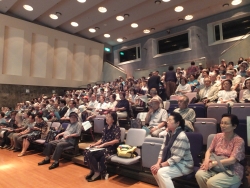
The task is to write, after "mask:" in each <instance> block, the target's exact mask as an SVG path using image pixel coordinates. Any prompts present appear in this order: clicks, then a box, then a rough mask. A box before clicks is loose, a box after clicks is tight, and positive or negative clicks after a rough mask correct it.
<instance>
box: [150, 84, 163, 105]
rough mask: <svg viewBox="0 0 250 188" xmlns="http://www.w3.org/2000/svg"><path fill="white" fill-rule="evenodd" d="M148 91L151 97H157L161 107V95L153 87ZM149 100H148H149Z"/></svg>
mask: <svg viewBox="0 0 250 188" xmlns="http://www.w3.org/2000/svg"><path fill="white" fill-rule="evenodd" d="M149 93H150V95H151V97H152V99H157V100H159V101H160V107H161V108H163V102H162V99H161V97H160V96H159V95H158V94H157V90H156V89H155V88H152V89H150V91H149ZM152 99H151V100H152ZM151 100H149V102H150V101H151Z"/></svg>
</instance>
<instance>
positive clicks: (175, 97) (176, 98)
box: [170, 95, 179, 101]
mask: <svg viewBox="0 0 250 188" xmlns="http://www.w3.org/2000/svg"><path fill="white" fill-rule="evenodd" d="M170 100H171V101H173V100H176V101H178V100H179V95H171V96H170Z"/></svg>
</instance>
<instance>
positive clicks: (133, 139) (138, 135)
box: [126, 128, 146, 146]
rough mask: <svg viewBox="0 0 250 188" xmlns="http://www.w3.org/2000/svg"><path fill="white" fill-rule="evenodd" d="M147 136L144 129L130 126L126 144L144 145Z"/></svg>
mask: <svg viewBox="0 0 250 188" xmlns="http://www.w3.org/2000/svg"><path fill="white" fill-rule="evenodd" d="M145 137H146V131H145V130H144V129H133V128H130V129H129V130H128V133H127V138H126V144H128V145H130V146H142V144H143V142H144V140H145Z"/></svg>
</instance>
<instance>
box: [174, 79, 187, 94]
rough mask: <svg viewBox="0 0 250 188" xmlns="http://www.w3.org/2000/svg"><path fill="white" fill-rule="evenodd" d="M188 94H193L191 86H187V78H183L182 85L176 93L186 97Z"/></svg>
mask: <svg viewBox="0 0 250 188" xmlns="http://www.w3.org/2000/svg"><path fill="white" fill-rule="evenodd" d="M188 92H191V86H190V85H189V84H187V79H186V78H184V77H181V80H180V84H179V85H178V87H177V89H176V91H175V93H176V94H180V95H185V94H186V93H188Z"/></svg>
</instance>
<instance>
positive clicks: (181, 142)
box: [158, 131, 194, 171]
mask: <svg viewBox="0 0 250 188" xmlns="http://www.w3.org/2000/svg"><path fill="white" fill-rule="evenodd" d="M168 134H170V133H169V132H168ZM174 134H175V133H174ZM165 141H166V136H165V137H164V141H163V144H162V146H161V150H160V153H159V156H158V158H162V154H163V149H164V147H165ZM170 151H171V157H170V158H169V159H168V160H167V162H168V164H169V166H173V165H176V166H177V167H178V163H180V164H183V165H184V166H186V167H187V168H189V169H192V168H193V166H194V161H193V157H192V155H191V151H190V144H189V140H188V138H187V135H186V134H185V132H184V131H182V132H181V133H180V134H179V135H178V137H177V138H176V140H175V141H174V143H173V146H172V147H171V149H170ZM162 162H165V161H162ZM179 169H180V171H182V170H181V168H180V167H179Z"/></svg>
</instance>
